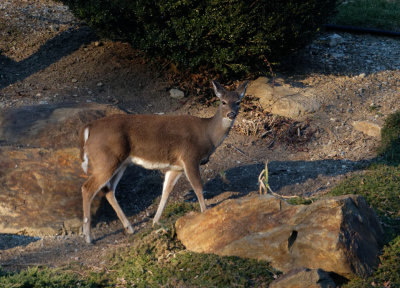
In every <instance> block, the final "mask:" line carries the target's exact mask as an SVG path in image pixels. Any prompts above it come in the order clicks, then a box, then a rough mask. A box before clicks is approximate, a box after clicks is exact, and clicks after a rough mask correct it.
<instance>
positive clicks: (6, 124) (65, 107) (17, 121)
mask: <svg viewBox="0 0 400 288" xmlns="http://www.w3.org/2000/svg"><path fill="white" fill-rule="evenodd" d="M113 113H123V112H122V111H121V110H119V109H116V108H113V107H110V106H108V105H100V104H87V105H81V104H79V105H72V104H58V105H40V106H31V107H23V108H18V109H12V110H7V111H2V113H0V115H1V116H0V143H1V144H2V146H1V147H0V233H23V234H26V235H32V236H41V235H57V234H64V233H71V232H75V233H76V232H78V231H79V228H80V227H81V225H82V223H81V219H82V197H81V192H80V191H81V189H80V188H81V185H82V183H83V181H84V180H85V177H86V175H85V174H84V173H83V171H82V168H81V160H80V159H79V140H78V134H79V133H78V132H79V128H80V127H81V126H82V125H83V124H84V123H86V122H90V121H92V120H94V119H97V118H99V117H103V116H106V115H109V114H113ZM99 205H100V200H99V199H96V201H95V203H94V205H92V208H93V210H96V209H98V207H99ZM93 212H94V211H93Z"/></svg>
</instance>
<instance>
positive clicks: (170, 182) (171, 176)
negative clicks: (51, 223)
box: [153, 170, 182, 226]
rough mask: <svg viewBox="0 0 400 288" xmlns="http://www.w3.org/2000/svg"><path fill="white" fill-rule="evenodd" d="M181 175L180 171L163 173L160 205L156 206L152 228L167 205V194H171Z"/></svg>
mask: <svg viewBox="0 0 400 288" xmlns="http://www.w3.org/2000/svg"><path fill="white" fill-rule="evenodd" d="M181 175H182V171H174V170H170V171H167V173H165V179H164V185H163V191H162V194H161V200H160V204H159V205H158V209H157V213H156V216H154V219H153V226H154V224H157V223H158V221H159V220H160V217H161V214H162V212H163V211H164V208H165V204H166V203H167V200H168V197H169V193H171V191H172V189H173V188H174V186H175V184H176V182H177V181H178V179H179V177H180V176H181Z"/></svg>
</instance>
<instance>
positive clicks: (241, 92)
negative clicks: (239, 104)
mask: <svg viewBox="0 0 400 288" xmlns="http://www.w3.org/2000/svg"><path fill="white" fill-rule="evenodd" d="M247 84H249V81H246V82H244V83H243V84H242V85H240V86H239V87H238V88H237V89H236V92H237V93H239V97H240V99H242V98H243V97H244V94H245V93H246V89H247Z"/></svg>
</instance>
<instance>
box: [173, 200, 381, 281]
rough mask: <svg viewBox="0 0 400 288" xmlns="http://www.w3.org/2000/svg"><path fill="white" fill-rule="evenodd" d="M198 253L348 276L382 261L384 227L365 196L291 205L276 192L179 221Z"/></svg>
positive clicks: (283, 268)
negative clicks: (380, 259)
mask: <svg viewBox="0 0 400 288" xmlns="http://www.w3.org/2000/svg"><path fill="white" fill-rule="evenodd" d="M176 229H177V235H178V239H180V240H181V241H182V243H183V244H184V245H185V246H186V248H187V249H189V250H192V251H195V252H205V253H216V254H219V255H235V256H240V257H246V258H255V259H262V260H267V261H270V262H271V264H272V265H273V266H274V267H275V268H277V269H279V270H281V271H283V272H288V271H289V270H292V269H295V268H300V267H307V268H311V269H318V268H321V269H323V270H325V271H333V272H335V273H337V274H339V275H342V276H344V277H352V276H354V274H357V275H360V276H366V275H369V274H370V273H371V272H372V271H373V268H374V267H376V266H377V264H378V258H377V255H378V253H379V248H380V245H381V244H382V237H383V233H382V228H381V226H380V224H379V222H378V220H377V218H376V216H375V214H374V212H373V210H372V209H371V208H369V207H368V205H367V204H366V202H365V200H364V199H363V198H362V197H360V196H354V195H353V196H342V197H336V198H331V199H325V200H320V201H318V202H315V203H313V204H311V205H308V206H307V205H297V206H294V205H290V204H287V203H286V202H285V201H282V200H279V199H276V198H274V197H272V196H269V195H267V196H260V197H251V198H243V199H235V200H227V201H225V202H223V203H222V204H220V205H218V206H216V207H214V208H212V209H209V210H207V211H206V212H205V213H201V214H200V213H191V214H188V215H186V216H184V217H182V218H180V219H179V220H178V221H177V223H176Z"/></svg>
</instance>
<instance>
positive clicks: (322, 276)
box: [269, 268, 336, 288]
mask: <svg viewBox="0 0 400 288" xmlns="http://www.w3.org/2000/svg"><path fill="white" fill-rule="evenodd" d="M269 287H270V288H335V287H336V284H335V282H334V281H333V280H332V278H331V277H330V276H329V274H328V273H327V272H325V271H324V270H322V269H307V268H300V269H295V270H291V271H289V272H288V273H287V274H285V275H282V276H281V277H279V278H278V279H277V280H275V281H274V282H272V283H271V285H270V286H269Z"/></svg>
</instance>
